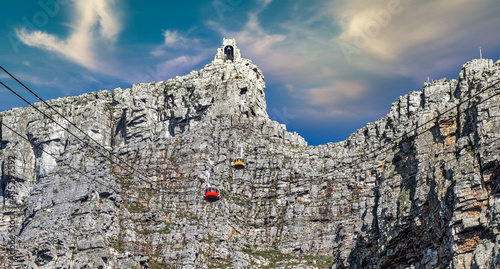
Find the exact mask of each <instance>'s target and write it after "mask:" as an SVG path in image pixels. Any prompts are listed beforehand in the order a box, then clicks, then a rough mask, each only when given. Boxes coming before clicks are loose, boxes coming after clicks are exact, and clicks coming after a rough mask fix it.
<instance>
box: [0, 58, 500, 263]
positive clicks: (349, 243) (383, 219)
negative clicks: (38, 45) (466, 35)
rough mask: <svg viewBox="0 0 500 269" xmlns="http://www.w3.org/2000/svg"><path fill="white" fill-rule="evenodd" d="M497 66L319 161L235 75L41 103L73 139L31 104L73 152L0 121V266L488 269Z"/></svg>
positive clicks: (38, 124) (243, 71)
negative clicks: (235, 162) (210, 198)
mask: <svg viewBox="0 0 500 269" xmlns="http://www.w3.org/2000/svg"><path fill="white" fill-rule="evenodd" d="M499 67H500V63H498V62H497V63H495V64H493V62H492V61H491V60H473V61H472V62H469V63H466V64H465V65H464V66H463V68H462V71H461V72H460V75H459V77H458V78H457V79H454V80H449V81H447V80H445V79H443V80H438V81H434V82H432V83H426V84H424V86H423V91H419V92H411V93H409V94H408V95H406V96H404V97H401V98H400V99H399V100H398V101H397V102H395V103H394V104H393V105H392V108H391V110H390V112H389V114H388V115H387V116H386V117H384V118H382V119H380V120H378V121H376V122H374V123H368V124H367V126H366V127H365V128H362V129H360V130H358V131H357V132H355V133H354V134H352V135H351V136H350V137H349V138H348V139H347V140H345V141H342V142H338V143H329V144H326V145H321V146H307V143H306V142H305V141H304V139H303V138H302V137H300V136H299V135H298V134H296V133H291V132H288V131H287V130H286V128H285V126H284V125H282V124H279V123H277V122H274V121H271V120H270V119H269V117H268V115H267V112H266V102H265V94H264V89H265V82H264V76H263V75H262V72H261V71H260V70H259V69H258V68H257V67H256V66H255V65H254V64H253V63H252V62H251V61H249V60H246V59H237V60H235V61H234V62H230V61H228V62H222V61H219V62H213V63H210V64H208V65H207V66H206V67H205V68H204V69H202V70H200V71H193V72H191V73H190V74H189V75H187V76H184V77H176V78H173V79H170V80H168V81H166V82H153V83H149V84H139V85H133V86H132V87H131V88H130V89H120V88H118V89H115V90H114V91H99V92H95V93H89V94H84V95H81V96H76V97H66V98H60V99H57V100H51V101H49V102H48V103H49V104H50V105H51V106H53V107H54V108H55V109H57V110H58V111H60V113H61V114H62V115H64V116H65V117H66V118H68V119H69V120H71V121H72V122H74V123H75V124H76V125H77V126H78V128H80V129H81V130H83V131H84V132H85V135H84V134H82V133H81V132H80V131H79V130H78V129H77V128H76V127H75V126H72V125H71V124H70V123H68V122H67V121H65V120H64V119H63V118H62V117H61V116H60V115H58V114H57V113H55V112H54V111H52V110H50V109H49V108H47V107H45V106H44V105H43V104H35V105H36V106H37V107H39V108H40V109H41V110H43V111H44V112H46V114H47V115H49V116H50V117H53V118H54V119H55V120H56V121H57V122H58V123H60V125H61V126H63V127H64V128H66V129H68V130H69V131H71V132H72V133H73V134H75V135H76V136H78V137H79V138H76V137H75V136H74V135H72V134H70V133H69V132H68V131H67V130H65V129H64V128H62V127H61V126H59V125H57V124H55V123H54V122H53V121H52V120H51V119H49V118H47V117H44V116H43V115H41V114H40V113H38V112H36V110H35V109H33V108H15V109H12V110H9V111H5V112H2V113H0V117H1V118H0V121H1V122H2V129H1V133H0V136H1V141H2V151H1V155H0V156H1V157H0V158H1V160H2V184H1V188H2V196H1V197H0V199H2V200H1V201H2V203H3V205H4V206H3V208H2V215H1V216H2V217H1V220H0V227H1V231H2V232H1V240H2V243H3V246H4V249H3V252H2V253H3V254H4V255H3V258H2V259H1V260H0V264H2V265H11V266H12V268H16V267H22V268H25V267H28V268H134V267H135V268H180V267H182V268H233V267H234V268H269V267H271V268H274V267H275V268H279V267H281V268H328V267H332V268H347V267H350V268H406V267H414V268H435V267H446V266H450V267H453V268H469V267H479V268H487V267H488V266H491V267H495V266H498V265H499V264H500V258H497V257H500V256H499V245H498V243H497V242H498V241H499V239H500V238H499V230H498V216H497V214H498V213H499V212H500V207H498V205H496V201H500V200H499V194H498V193H497V192H498V191H499V188H500V187H499V180H500V179H499V177H500V176H499V174H500V168H499V163H498V161H499V150H498V149H499V143H500V141H497V139H499V137H500V133H499V131H498V130H500V107H499V95H498V93H499V88H500V83H499V81H500V79H499V77H500V73H499V71H498V70H499ZM15 132H16V133H17V134H16V133H15ZM23 138H26V139H23ZM28 141H29V142H28ZM95 141H97V142H98V143H99V145H98V144H96V143H95ZM240 147H241V148H243V149H244V153H245V156H244V157H245V161H246V164H247V168H246V169H245V170H234V169H233V168H231V160H232V159H233V158H234V157H236V156H237V155H239V149H240ZM207 171H208V172H209V173H211V174H212V176H211V179H210V183H212V184H213V185H215V186H217V187H218V188H219V189H220V190H221V200H219V201H218V202H216V203H207V202H205V201H204V200H203V199H202V192H203V189H204V188H205V187H207V186H208V183H207V180H206V176H205V175H206V172H207Z"/></svg>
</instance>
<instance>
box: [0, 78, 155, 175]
mask: <svg viewBox="0 0 500 269" xmlns="http://www.w3.org/2000/svg"><path fill="white" fill-rule="evenodd" d="M0 84H1V85H2V86H4V87H5V88H6V89H8V90H9V91H11V92H12V93H14V94H15V95H16V96H17V97H19V98H21V99H22V100H23V101H24V102H26V103H27V104H29V105H30V106H31V107H33V108H34V109H36V110H37V111H38V112H40V113H42V114H43V115H44V116H45V117H47V118H49V119H50V120H52V121H53V122H54V123H55V124H57V125H58V126H59V127H61V128H62V129H64V130H65V131H67V132H68V133H69V134H71V135H73V136H74V137H76V138H77V139H78V140H79V141H81V142H82V143H83V145H84V146H87V147H89V148H90V149H91V150H93V151H95V152H97V153H99V154H101V155H102V156H103V157H105V158H106V159H108V160H109V161H110V162H111V163H113V164H116V165H118V166H119V167H120V168H122V169H124V170H126V171H128V172H129V173H131V174H134V173H133V172H131V171H130V170H129V169H128V168H127V167H124V166H122V165H121V164H119V163H117V162H115V161H113V158H111V156H106V155H105V154H103V153H102V152H100V151H98V150H97V149H96V148H95V147H93V146H91V145H89V143H88V142H87V141H84V140H83V139H82V138H80V137H79V136H77V135H75V134H74V133H73V132H71V131H70V130H69V129H68V128H66V127H64V126H62V125H61V124H60V123H58V122H57V121H56V120H54V119H53V118H52V117H50V116H49V115H47V114H46V113H45V112H43V111H41V110H40V109H39V108H38V107H37V106H35V105H34V104H32V103H30V102H29V101H27V100H26V99H24V98H23V97H22V96H21V95H19V94H18V93H17V92H15V91H14V90H12V89H11V88H10V87H8V86H7V85H5V84H4V83H3V82H2V81H0ZM79 130H81V129H79ZM87 136H88V135H87ZM94 141H95V140H94ZM96 143H97V142H96ZM98 144H99V143H98ZM99 145H100V144H99ZM100 146H101V147H104V146H102V145H100ZM113 156H115V155H114V154H113ZM117 158H118V157H117ZM118 160H119V161H121V160H120V159H119V158H118ZM121 162H123V161H121ZM129 166H130V165H129ZM134 171H136V170H135V169H134ZM139 174H140V173H139ZM140 175H141V176H143V177H144V178H146V180H147V177H146V176H144V175H142V174H140Z"/></svg>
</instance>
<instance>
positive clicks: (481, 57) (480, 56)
mask: <svg viewBox="0 0 500 269" xmlns="http://www.w3.org/2000/svg"><path fill="white" fill-rule="evenodd" d="M479 59H481V60H482V59H483V54H482V52H481V47H479Z"/></svg>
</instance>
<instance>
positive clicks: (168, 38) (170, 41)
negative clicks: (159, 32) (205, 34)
mask: <svg viewBox="0 0 500 269" xmlns="http://www.w3.org/2000/svg"><path fill="white" fill-rule="evenodd" d="M163 36H164V37H165V45H166V46H168V47H176V46H182V45H185V44H187V42H188V39H187V38H186V37H185V36H183V35H181V34H179V32H177V31H175V30H174V31H171V30H165V32H163Z"/></svg>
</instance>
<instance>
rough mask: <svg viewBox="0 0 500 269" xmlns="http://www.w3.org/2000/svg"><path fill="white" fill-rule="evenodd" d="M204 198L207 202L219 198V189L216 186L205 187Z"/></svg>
mask: <svg viewBox="0 0 500 269" xmlns="http://www.w3.org/2000/svg"><path fill="white" fill-rule="evenodd" d="M204 199H205V200H206V201H207V202H215V201H218V200H219V190H218V189H217V188H216V187H208V188H206V189H205V197H204Z"/></svg>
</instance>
